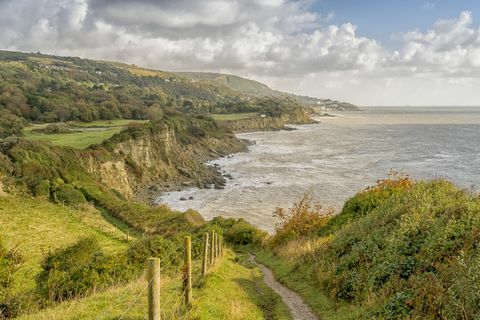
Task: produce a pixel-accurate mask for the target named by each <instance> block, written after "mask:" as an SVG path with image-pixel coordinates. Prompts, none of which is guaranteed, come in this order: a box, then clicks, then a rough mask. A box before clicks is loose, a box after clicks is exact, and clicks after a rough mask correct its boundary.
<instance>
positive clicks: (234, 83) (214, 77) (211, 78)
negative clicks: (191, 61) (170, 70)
mask: <svg viewBox="0 0 480 320" xmlns="http://www.w3.org/2000/svg"><path fill="white" fill-rule="evenodd" d="M177 74H178V75H180V76H182V77H185V78H188V79H192V80H194V81H205V82H207V81H208V82H213V83H216V84H218V85H222V86H228V87H230V88H232V89H234V90H237V91H239V92H242V93H246V94H251V95H261V96H267V95H275V93H274V91H273V90H272V89H270V88H269V87H268V86H267V85H265V84H263V83H260V82H258V81H254V80H250V79H246V78H242V77H239V76H235V75H229V74H221V73H209V72H177Z"/></svg>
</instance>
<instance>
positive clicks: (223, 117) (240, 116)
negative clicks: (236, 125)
mask: <svg viewBox="0 0 480 320" xmlns="http://www.w3.org/2000/svg"><path fill="white" fill-rule="evenodd" d="M257 116H258V113H256V112H250V113H228V114H212V118H213V119H215V120H217V121H236V120H245V119H251V118H255V117H257Z"/></svg>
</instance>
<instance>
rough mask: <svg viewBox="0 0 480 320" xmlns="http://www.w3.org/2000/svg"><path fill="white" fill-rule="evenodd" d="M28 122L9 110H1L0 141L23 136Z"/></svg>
mask: <svg viewBox="0 0 480 320" xmlns="http://www.w3.org/2000/svg"><path fill="white" fill-rule="evenodd" d="M25 124H26V121H25V120H24V119H22V118H20V117H17V116H16V115H14V114H12V113H10V112H9V111H7V110H1V109H0V139H3V138H6V137H9V136H12V135H17V136H21V135H22V130H23V128H24V127H25Z"/></svg>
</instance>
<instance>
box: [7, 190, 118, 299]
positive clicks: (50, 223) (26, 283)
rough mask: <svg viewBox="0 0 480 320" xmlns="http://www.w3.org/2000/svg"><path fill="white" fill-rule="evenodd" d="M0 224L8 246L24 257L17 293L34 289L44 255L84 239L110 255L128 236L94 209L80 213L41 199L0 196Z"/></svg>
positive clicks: (16, 276)
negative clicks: (89, 238) (86, 238)
mask: <svg viewBox="0 0 480 320" xmlns="http://www.w3.org/2000/svg"><path fill="white" fill-rule="evenodd" d="M0 225H1V226H2V227H1V235H2V238H3V239H4V240H5V242H6V243H7V246H8V247H18V250H19V251H20V253H21V255H22V256H23V258H24V262H23V263H22V265H21V267H20V269H19V271H18V272H17V273H15V278H14V289H15V291H23V290H29V289H33V288H34V286H35V276H36V275H37V274H38V272H39V271H40V263H41V261H42V259H43V256H44V254H46V253H47V252H48V251H49V250H55V249H57V248H62V247H66V246H68V245H70V244H73V243H74V242H76V241H77V240H78V239H79V238H81V237H95V238H96V239H98V241H99V242H100V244H101V245H102V247H103V248H104V249H105V250H106V251H107V252H116V251H120V250H124V249H126V247H127V243H126V242H125V240H124V239H125V235H124V234H123V233H121V232H119V231H117V229H116V228H115V227H113V226H112V225H111V224H109V223H108V222H106V221H105V220H104V219H103V217H102V215H101V214H100V213H99V212H98V211H96V210H95V209H93V208H86V210H82V211H80V210H74V209H71V208H68V207H63V206H60V205H55V204H52V203H50V202H47V201H46V200H41V199H34V198H28V197H19V196H6V197H0Z"/></svg>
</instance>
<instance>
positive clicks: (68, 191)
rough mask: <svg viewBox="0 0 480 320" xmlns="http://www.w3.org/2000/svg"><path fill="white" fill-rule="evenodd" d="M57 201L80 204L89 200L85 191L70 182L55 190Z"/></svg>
mask: <svg viewBox="0 0 480 320" xmlns="http://www.w3.org/2000/svg"><path fill="white" fill-rule="evenodd" d="M55 197H56V200H57V202H59V203H65V204H67V205H73V206H75V205H80V204H84V203H86V202H87V199H86V198H85V196H84V195H83V193H82V192H81V191H79V190H77V189H75V187H73V186H72V185H70V184H64V185H61V186H60V187H58V188H57V190H56V191H55Z"/></svg>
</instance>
